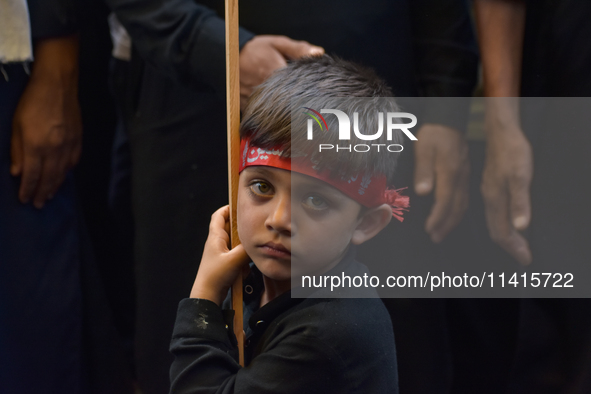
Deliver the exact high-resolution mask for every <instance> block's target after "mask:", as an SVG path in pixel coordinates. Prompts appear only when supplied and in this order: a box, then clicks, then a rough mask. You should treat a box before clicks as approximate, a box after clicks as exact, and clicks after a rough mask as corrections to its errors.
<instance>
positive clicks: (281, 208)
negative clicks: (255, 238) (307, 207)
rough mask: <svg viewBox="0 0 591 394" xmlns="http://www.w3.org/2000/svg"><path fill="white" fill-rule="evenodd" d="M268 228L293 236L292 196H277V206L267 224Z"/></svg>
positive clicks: (272, 209)
mask: <svg viewBox="0 0 591 394" xmlns="http://www.w3.org/2000/svg"><path fill="white" fill-rule="evenodd" d="M265 225H266V226H267V228H269V229H272V230H275V231H277V232H278V233H281V234H284V235H287V236H291V196H290V195H285V196H279V195H276V196H275V204H273V206H272V207H271V211H270V212H269V215H268V216H267V220H266V222H265Z"/></svg>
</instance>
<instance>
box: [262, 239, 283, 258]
mask: <svg viewBox="0 0 591 394" xmlns="http://www.w3.org/2000/svg"><path fill="white" fill-rule="evenodd" d="M260 248H261V249H263V251H264V252H265V253H267V254H270V255H273V256H276V257H291V252H290V251H289V250H288V249H287V248H286V247H285V246H283V245H281V244H276V243H274V242H267V243H266V244H264V245H261V246H260Z"/></svg>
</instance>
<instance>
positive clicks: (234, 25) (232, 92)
mask: <svg viewBox="0 0 591 394" xmlns="http://www.w3.org/2000/svg"><path fill="white" fill-rule="evenodd" d="M225 1H226V105H227V109H226V111H227V121H228V190H229V197H230V198H229V199H230V227H231V233H230V239H231V245H232V248H234V247H235V246H237V245H238V244H239V243H240V240H239V239H238V229H237V226H236V201H237V196H238V163H239V159H240V134H239V130H240V79H239V78H240V71H239V65H238V56H239V48H238V0H225ZM232 308H233V309H234V312H235V314H234V333H235V334H236V339H237V340H238V352H239V361H240V365H242V366H244V331H243V323H242V276H241V275H239V276H238V278H236V282H234V284H233V285H232Z"/></svg>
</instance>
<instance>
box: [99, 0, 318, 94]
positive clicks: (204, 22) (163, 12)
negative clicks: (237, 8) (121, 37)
mask: <svg viewBox="0 0 591 394" xmlns="http://www.w3.org/2000/svg"><path fill="white" fill-rule="evenodd" d="M107 4H108V5H109V7H110V8H111V9H112V10H113V11H114V12H115V14H116V15H117V18H118V19H119V21H120V22H121V23H122V24H123V26H124V27H125V29H126V30H127V32H128V33H129V35H130V36H131V38H132V42H133V45H134V47H135V48H136V49H137V51H138V52H139V54H140V55H141V56H142V58H143V59H144V60H145V61H146V62H148V63H149V64H151V65H153V66H154V67H156V68H157V69H159V70H161V71H162V72H163V73H164V74H166V75H168V76H169V77H171V78H172V79H174V80H175V81H177V82H178V83H181V84H183V85H188V86H191V87H194V88H202V87H203V86H204V85H205V86H209V87H212V88H213V89H214V90H215V91H216V93H217V94H218V95H219V96H220V97H225V27H224V26H225V25H224V20H223V19H221V18H220V17H218V16H217V14H216V13H215V11H213V10H211V9H209V8H207V7H205V6H203V5H201V4H198V3H196V2H195V1H193V0H107ZM251 40H252V41H253V42H251V43H250V44H248V45H247V43H248V42H250V41H251ZM239 46H240V49H241V56H240V80H241V89H240V90H241V93H242V96H243V100H242V103H244V97H245V96H247V95H249V94H250V92H251V91H252V88H253V87H254V86H256V85H258V84H260V83H262V82H263V81H264V79H266V78H267V77H268V76H269V75H270V73H271V72H272V71H273V70H275V69H277V68H279V67H283V66H284V65H285V59H291V58H297V57H300V56H304V55H310V54H317V53H322V52H323V51H322V50H321V48H318V47H314V46H312V45H310V44H308V43H305V42H303V41H294V40H290V39H288V38H287V37H279V36H267V37H266V38H263V39H261V37H257V38H255V35H254V34H253V33H251V32H249V31H248V30H246V29H243V28H240V30H239Z"/></svg>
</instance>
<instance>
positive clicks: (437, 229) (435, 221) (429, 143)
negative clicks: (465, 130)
mask: <svg viewBox="0 0 591 394" xmlns="http://www.w3.org/2000/svg"><path fill="white" fill-rule="evenodd" d="M469 173H470V164H469V161H468V144H467V143H466V139H465V138H464V136H463V135H462V133H460V132H459V131H457V130H455V129H452V128H450V127H447V126H443V125H438V124H425V125H423V126H422V127H421V128H420V130H419V131H418V133H417V142H416V143H415V176H414V178H415V192H416V193H417V194H418V195H421V196H423V195H427V194H429V193H431V192H432V191H433V189H435V203H434V204H433V207H432V208H431V213H430V214H429V217H428V218H427V222H426V223H425V231H427V233H428V234H429V235H430V236H431V240H432V241H433V242H436V243H439V242H441V241H442V240H443V239H444V238H445V237H446V236H447V235H448V234H449V233H450V232H451V231H452V230H453V229H454V228H455V227H456V226H457V225H458V223H459V222H460V220H461V219H462V216H463V215H464V213H465V212H466V209H467V208H468V176H469Z"/></svg>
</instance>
